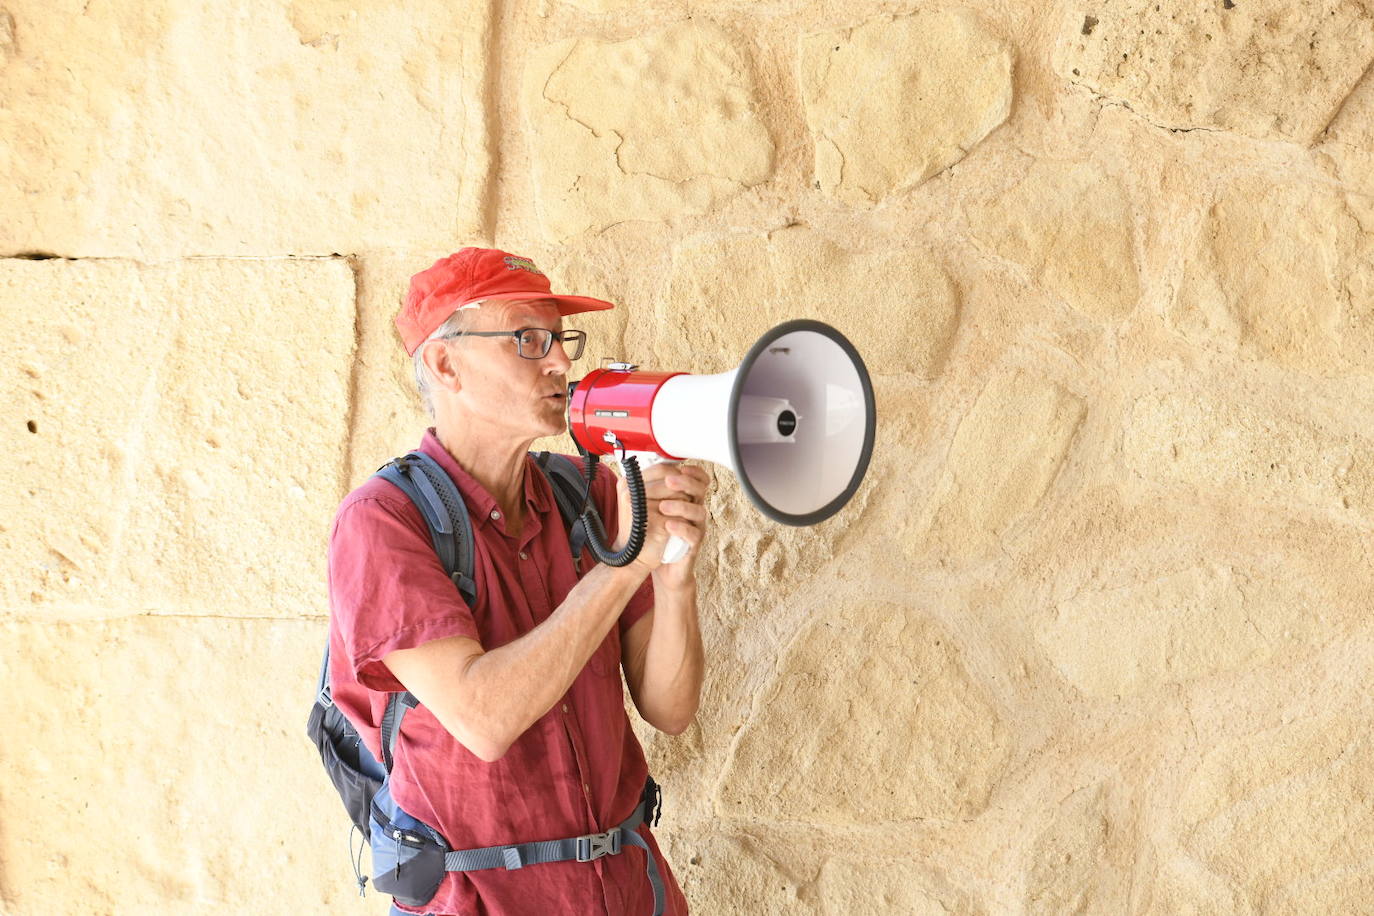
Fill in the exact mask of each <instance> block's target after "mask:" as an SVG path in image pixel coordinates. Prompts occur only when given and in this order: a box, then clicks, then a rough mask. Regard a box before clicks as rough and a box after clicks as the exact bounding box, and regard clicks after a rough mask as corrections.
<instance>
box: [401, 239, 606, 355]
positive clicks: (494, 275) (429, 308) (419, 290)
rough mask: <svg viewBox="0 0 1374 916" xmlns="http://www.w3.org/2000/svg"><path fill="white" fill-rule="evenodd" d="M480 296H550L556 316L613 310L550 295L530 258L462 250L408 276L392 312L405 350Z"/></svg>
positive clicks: (487, 250) (486, 250)
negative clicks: (400, 301)
mask: <svg viewBox="0 0 1374 916" xmlns="http://www.w3.org/2000/svg"><path fill="white" fill-rule="evenodd" d="M480 299H501V300H506V301H512V302H518V301H521V300H525V299H552V300H553V301H554V302H557V303H558V314H560V315H574V314H576V313H578V312H591V311H598V310H601V309H609V308H615V306H614V305H612V304H611V303H609V302H606V301H604V300H602V299H591V298H589V297H587V296H555V295H554V294H553V293H552V292H550V290H549V278H548V277H546V276H544V272H543V271H542V270H540V269H539V268H538V267H535V266H534V262H533V261H531V260H530V259H529V258H522V257H518V256H516V255H513V254H510V253H509V252H505V251H498V250H497V249H495V248H464V249H461V250H460V251H455V252H454V253H453V254H451V255H449V256H448V257H446V258H440V259H439V260H437V261H435V262H434V263H433V264H432V265H431V266H430V267H428V268H426V269H425V270H422V271H420V272H419V273H418V274H416V275H415V276H413V277H411V278H410V290H409V292H407V293H406V301H405V304H404V305H402V306H401V311H400V314H398V315H397V316H396V328H397V329H398V330H399V331H400V332H401V342H402V343H404V344H405V348H406V353H408V354H410V355H411V356H414V355H415V350H416V349H417V348H418V347H419V346H420V344H422V343H424V342H425V339H426V338H427V337H429V335H431V334H433V333H434V332H435V330H436V329H437V328H438V327H439V325H441V324H443V323H444V322H445V321H447V320H448V317H449V316H450V315H452V314H453V313H454V312H456V311H458V309H460V308H462V307H463V306H465V305H469V304H471V303H473V302H477V301H478V300H480Z"/></svg>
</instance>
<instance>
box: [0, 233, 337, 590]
mask: <svg viewBox="0 0 1374 916" xmlns="http://www.w3.org/2000/svg"><path fill="white" fill-rule="evenodd" d="M353 296H354V287H353V274H352V271H351V270H350V269H349V266H348V264H347V263H345V262H344V261H342V260H306V261H289V260H277V261H211V260H197V261H180V262H173V263H170V264H166V265H161V266H157V267H149V266H141V265H138V264H135V263H132V262H124V261H63V260H47V261H22V260H20V261H15V260H10V261H3V262H0V314H3V315H4V318H5V320H4V323H3V328H0V353H3V357H4V358H3V359H0V384H3V387H4V389H5V390H6V391H12V392H14V397H13V398H11V399H10V400H9V401H8V402H7V403H6V405H5V407H4V408H3V409H2V412H3V415H4V418H3V421H2V422H0V428H2V429H3V433H0V445H2V446H3V448H4V450H5V453H6V454H7V455H8V456H9V458H10V471H9V481H10V485H9V486H8V487H6V489H5V491H4V494H3V496H0V519H3V521H0V554H2V555H3V557H4V561H5V567H6V569H7V570H9V571H10V572H9V574H8V575H6V576H5V577H4V578H3V582H0V608H3V610H4V612H8V613H15V612H18V613H22V614H57V615H67V614H84V613H97V614H102V615H104V614H120V613H146V612H150V611H151V612H174V613H181V614H184V613H201V614H215V615H229V616H233V615H247V616H265V615H290V616H295V615H299V614H302V613H311V612H316V611H318V610H320V609H322V608H323V607H324V569H323V560H324V550H325V541H326V539H327V537H328V533H329V521H330V519H331V518H332V516H333V512H334V509H335V508H336V507H337V505H338V500H339V498H340V496H341V495H342V490H341V487H342V484H343V482H344V480H343V474H344V468H343V466H342V465H343V456H344V454H345V448H346V438H347V433H348V413H349V376H350V369H351V367H350V361H351V358H352V354H353Z"/></svg>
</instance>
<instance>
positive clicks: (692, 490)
mask: <svg viewBox="0 0 1374 916" xmlns="http://www.w3.org/2000/svg"><path fill="white" fill-rule="evenodd" d="M641 476H642V477H643V479H644V499H645V503H646V504H647V508H648V525H647V528H646V531H645V537H644V549H643V550H641V551H640V553H639V557H638V558H637V559H636V560H635V563H637V564H639V565H640V566H641V567H643V568H645V569H647V570H649V571H651V572H653V574H654V586H655V587H656V588H666V589H680V588H685V587H687V586H689V585H692V584H694V582H695V573H696V562H697V555H698V554H699V553H700V547H701V541H702V538H703V537H704V536H705V533H706V493H707V491H708V490H709V489H710V487H711V474H710V472H709V471H707V470H706V469H705V468H703V467H699V466H697V465H688V464H673V463H669V462H661V463H659V464H656V465H654V466H653V467H650V468H647V469H645V470H643V471H642V472H641ZM618 487H619V491H620V493H619V507H620V519H619V528H618V532H617V533H618V535H619V536H618V537H617V538H616V549H619V548H620V547H621V546H623V545H624V543H625V540H626V538H628V537H629V531H630V524H631V517H632V513H631V506H630V492H629V489H628V488H627V487H626V485H625V481H624V479H623V478H621V479H620V480H619V481H618ZM674 535H676V536H677V537H680V538H682V539H683V540H684V541H686V542H687V545H688V548H689V550H688V553H687V556H685V557H683V558H682V559H681V560H678V561H677V562H676V563H666V564H665V563H663V549H664V548H665V547H667V546H668V539H669V538H670V537H672V536H674Z"/></svg>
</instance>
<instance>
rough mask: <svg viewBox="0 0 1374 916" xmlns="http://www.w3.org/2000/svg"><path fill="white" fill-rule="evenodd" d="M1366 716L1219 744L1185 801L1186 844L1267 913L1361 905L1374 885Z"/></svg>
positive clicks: (1317, 721)
mask: <svg viewBox="0 0 1374 916" xmlns="http://www.w3.org/2000/svg"><path fill="white" fill-rule="evenodd" d="M1372 778H1374V740H1371V738H1370V735H1369V727H1368V717H1367V715H1363V714H1361V715H1358V716H1344V715H1339V714H1324V715H1321V716H1319V717H1315V718H1310V719H1303V720H1300V721H1298V722H1294V723H1292V724H1289V725H1285V726H1281V727H1279V728H1276V729H1272V730H1271V731H1268V732H1266V733H1263V734H1259V735H1253V736H1247V737H1245V738H1240V739H1234V740H1231V741H1227V742H1224V743H1222V744H1219V745H1217V746H1216V747H1215V748H1214V749H1212V750H1211V751H1210V752H1209V753H1208V754H1207V755H1206V757H1205V758H1204V760H1203V761H1202V764H1201V766H1199V768H1198V769H1197V771H1196V772H1195V773H1194V775H1193V777H1192V778H1191V779H1190V780H1189V782H1188V784H1187V786H1186V787H1185V789H1184V792H1183V794H1182V796H1181V798H1180V799H1179V808H1178V813H1179V819H1180V825H1181V827H1182V830H1183V841H1184V843H1185V845H1186V846H1187V848H1188V849H1189V850H1191V851H1192V852H1193V853H1194V854H1196V855H1197V856H1199V857H1200V858H1201V859H1202V860H1203V861H1204V862H1205V863H1206V864H1207V865H1208V866H1210V867H1211V868H1212V869H1213V870H1215V871H1217V872H1219V873H1220V874H1221V875H1223V876H1224V877H1225V878H1227V879H1228V880H1229V882H1230V883H1231V884H1232V886H1234V887H1236V888H1238V889H1239V890H1240V891H1241V893H1242V894H1243V895H1244V896H1245V897H1246V898H1248V902H1249V903H1250V904H1251V905H1252V906H1254V907H1255V908H1256V910H1257V911H1259V912H1265V913H1285V914H1287V913H1293V914H1296V913H1312V912H1322V913H1339V912H1358V911H1359V910H1361V909H1364V908H1365V907H1366V906H1367V905H1368V902H1369V899H1370V897H1369V893H1370V889H1371V887H1374V868H1371V865H1370V863H1371V862H1372V861H1374V807H1371V806H1370V804H1369V795H1368V787H1369V783H1370V780H1371V779H1372Z"/></svg>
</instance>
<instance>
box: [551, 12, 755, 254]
mask: <svg viewBox="0 0 1374 916" xmlns="http://www.w3.org/2000/svg"><path fill="white" fill-rule="evenodd" d="M524 85H525V94H524V107H525V118H526V120H527V123H528V125H529V128H530V132H529V138H530V144H531V148H532V149H531V151H532V154H533V158H534V171H535V184H536V188H537V189H538V191H537V193H538V202H539V213H540V217H541V219H542V221H543V224H544V227H545V228H546V230H547V231H548V232H549V233H550V234H551V235H552V236H553V237H554V238H555V239H558V240H561V239H566V238H568V237H571V236H575V235H577V234H579V233H582V232H587V231H594V230H599V229H604V228H606V227H607V226H609V225H611V224H613V223H617V222H621V221H623V220H661V219H666V218H668V217H669V216H672V215H679V214H700V213H705V212H706V211H707V210H709V209H710V208H711V207H712V206H714V205H716V204H717V203H719V202H720V201H721V200H723V199H725V198H727V197H729V196H732V195H734V194H737V193H739V192H740V191H742V190H744V189H746V188H748V187H751V186H754V185H757V184H760V183H762V182H764V181H766V180H767V179H768V177H769V175H770V174H771V173H772V170H773V141H772V139H771V137H770V136H769V132H768V129H767V127H766V125H765V123H764V121H763V120H762V118H761V117H760V115H759V112H758V101H757V98H756V96H757V89H756V87H755V83H754V76H753V73H752V64H751V62H750V61H749V59H748V57H747V56H746V54H745V53H744V51H743V50H742V44H741V43H740V42H739V41H738V40H737V39H736V37H735V36H733V35H732V34H731V33H730V32H728V31H726V30H725V29H724V28H722V27H720V26H718V25H715V24H712V23H708V22H704V21H697V20H692V21H686V22H681V23H678V24H675V25H671V26H669V27H667V28H664V29H661V30H659V31H657V32H654V33H652V34H650V35H646V36H644V37H641V38H633V39H628V40H626V41H620V42H603V41H597V40H595V39H593V38H581V39H567V40H565V41H561V42H558V43H556V44H553V45H550V46H548V47H545V48H541V49H539V50H538V51H537V52H536V53H535V54H533V55H532V56H531V58H530V60H529V61H528V63H527V64H526V66H525V84H524Z"/></svg>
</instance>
